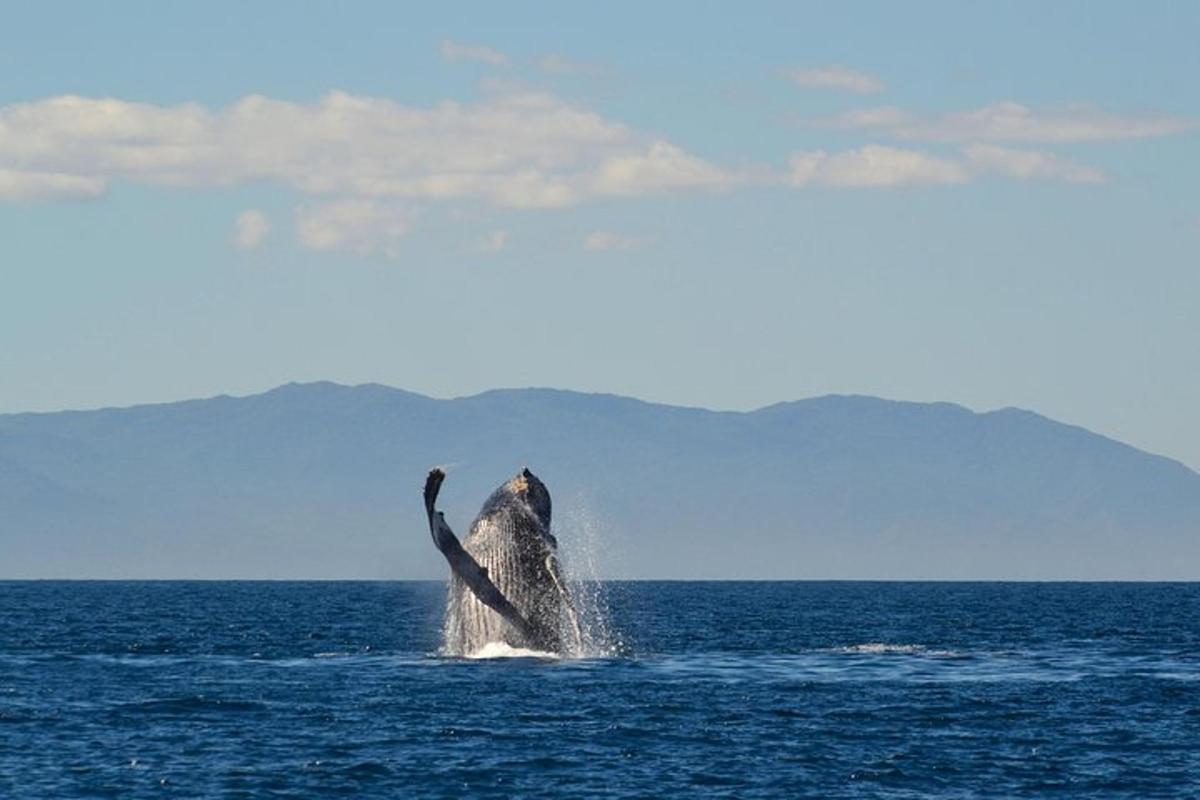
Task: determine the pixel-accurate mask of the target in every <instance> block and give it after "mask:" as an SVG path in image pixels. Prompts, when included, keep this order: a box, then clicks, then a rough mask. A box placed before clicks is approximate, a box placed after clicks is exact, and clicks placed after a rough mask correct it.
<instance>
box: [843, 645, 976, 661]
mask: <svg viewBox="0 0 1200 800" xmlns="http://www.w3.org/2000/svg"><path fill="white" fill-rule="evenodd" d="M830 652H834V653H848V654H849V653H855V654H864V655H910V656H912V655H916V656H932V657H939V658H950V657H955V656H958V655H960V654H959V653H956V652H954V651H953V650H930V649H929V648H928V647H926V646H925V645H923V644H888V643H887V642H865V643H863V644H852V645H848V646H846V647H834V648H831V651H830Z"/></svg>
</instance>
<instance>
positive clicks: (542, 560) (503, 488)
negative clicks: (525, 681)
mask: <svg viewBox="0 0 1200 800" xmlns="http://www.w3.org/2000/svg"><path fill="white" fill-rule="evenodd" d="M443 480H445V473H443V472H442V470H440V469H434V470H432V471H430V473H429V477H428V478H427V479H426V481H425V509H426V513H427V514H428V516H429V530H430V533H431V534H432V536H433V541H434V544H435V545H436V546H437V548H438V550H440V551H441V552H442V554H443V555H444V556H445V557H446V561H447V562H448V563H449V564H450V572H451V575H450V594H449V599H448V602H447V606H446V621H445V631H444V632H445V643H444V650H445V652H446V653H447V654H449V655H470V654H472V653H476V652H478V651H479V650H481V649H482V648H483V647H484V646H485V645H487V644H489V643H493V642H498V643H503V644H507V645H509V646H510V647H513V648H519V649H528V650H537V651H542V652H551V653H559V654H562V653H567V652H570V651H571V650H572V649H573V648H578V647H579V646H580V642H581V639H582V635H581V631H580V629H579V622H578V617H577V615H576V612H575V607H574V603H573V602H572V600H571V595H570V593H569V591H568V589H567V586H566V583H565V581H564V580H563V576H562V571H561V569H560V567H559V563H558V554H557V551H558V542H557V541H556V540H555V538H554V536H553V535H551V533H550V492H549V491H548V490H547V489H546V486H545V484H543V483H542V482H541V481H540V480H539V479H538V478H537V476H535V475H534V474H533V473H532V472H530V471H529V470H528V469H522V470H521V472H519V473H518V474H517V475H516V476H515V477H513V478H512V479H511V480H508V481H506V482H505V483H503V484H502V485H500V486H499V487H498V488H497V489H496V490H495V491H494V492H492V494H491V496H489V497H488V499H487V500H486V501H485V502H484V504H483V507H482V508H481V509H480V511H479V514H478V516H476V518H475V521H474V522H473V523H471V529H470V531H469V532H468V534H467V537H466V539H464V540H463V541H462V542H461V543H460V542H459V540H458V537H457V536H455V534H454V532H453V531H452V530H451V529H450V526H449V525H447V524H446V521H445V518H444V517H443V515H442V513H441V512H440V511H437V510H436V507H435V506H436V501H437V495H438V491H439V490H440V488H441V484H442V481H443Z"/></svg>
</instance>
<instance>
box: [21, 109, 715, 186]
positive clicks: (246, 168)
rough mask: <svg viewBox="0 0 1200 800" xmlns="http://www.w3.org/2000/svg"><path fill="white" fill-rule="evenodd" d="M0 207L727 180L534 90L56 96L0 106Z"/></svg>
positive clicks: (671, 148)
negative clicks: (36, 202) (407, 100)
mask: <svg viewBox="0 0 1200 800" xmlns="http://www.w3.org/2000/svg"><path fill="white" fill-rule="evenodd" d="M0 162H4V163H8V164H20V165H21V167H20V168H19V169H8V170H6V171H5V172H3V173H0V192H3V193H4V195H5V196H10V197H22V198H44V199H57V198H63V197H94V196H97V195H99V194H101V193H102V192H103V191H104V188H105V187H106V186H107V184H108V182H110V181H112V180H114V179H124V180H129V181H132V182H137V183H148V184H156V185H170V186H225V185H235V184H238V183H244V182H250V181H274V182H278V183H281V184H284V185H287V186H290V187H292V188H294V189H296V190H298V191H300V192H303V193H306V194H314V195H321V194H329V195H342V196H352V197H361V198H402V199H424V200H448V199H476V200H482V201H484V202H487V203H490V204H493V205H497V206H504V207H513V208H546V207H562V206H568V205H572V204H574V203H578V202H581V201H584V200H587V199H589V198H593V197H597V196H603V195H634V194H643V193H653V192H664V191H688V190H695V189H704V188H720V187H722V186H727V185H730V184H731V183H732V182H733V181H734V179H735V176H733V175H732V174H730V173H728V172H727V171H725V170H723V169H722V168H720V167H718V166H716V165H714V164H710V163H708V162H706V161H704V160H703V159H700V158H698V157H696V156H693V155H691V154H689V153H686V152H685V151H683V150H682V149H681V148H679V147H678V146H676V145H674V144H671V143H670V142H666V141H663V140H656V139H652V138H650V137H647V136H645V135H643V134H639V133H638V132H637V131H634V130H632V129H630V128H629V127H627V126H625V125H622V124H620V123H617V122H613V121H610V120H607V119H605V118H604V117H602V116H600V115H599V114H597V113H595V112H593V111H589V110H587V109H583V108H579V107H577V106H574V105H571V104H569V103H566V102H564V101H562V100H560V99H558V98H556V97H554V96H553V95H550V94H547V93H545V92H537V91H529V90H523V91H516V92H496V93H492V94H489V95H488V96H486V97H485V98H484V99H483V100H481V101H479V102H477V103H459V102H454V101H449V100H447V101H444V102H442V103H439V104H437V105H435V106H432V107H413V106H406V105H402V104H400V103H396V102H394V101H391V100H386V99H381V98H375V97H363V96H357V95H351V94H347V93H344V92H333V93H331V94H329V95H326V96H325V97H323V98H321V99H320V100H318V101H316V102H312V103H296V102H290V101H284V100H274V99H271V98H267V97H261V96H258V95H253V96H250V97H246V98H244V99H242V100H239V101H238V102H236V103H234V104H232V105H230V106H227V107H225V108H223V109H219V110H215V111H214V110H209V109H207V108H205V107H203V106H200V105H198V104H191V103H189V104H184V105H178V106H158V105H152V104H147V103H133V102H128V101H124V100H117V99H111V98H105V99H96V98H87V97H79V96H75V95H65V96H60V97H53V98H49V99H46V100H41V101H36V102H32V103H23V104H14V105H9V106H4V107H0Z"/></svg>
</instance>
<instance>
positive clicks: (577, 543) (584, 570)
mask: <svg viewBox="0 0 1200 800" xmlns="http://www.w3.org/2000/svg"><path fill="white" fill-rule="evenodd" d="M565 505H566V507H565V508H562V510H561V511H559V517H558V519H559V522H558V524H557V525H555V536H556V537H557V538H558V543H559V553H558V555H559V562H560V563H561V564H562V569H563V573H564V575H565V576H566V580H567V584H568V586H569V587H570V590H571V598H572V600H573V602H574V604H575V611H576V614H577V615H578V617H579V627H580V630H581V633H582V641H580V642H579V643H578V645H577V646H573V647H572V648H571V649H570V650H569V651H568V652H567V653H566V655H567V656H569V657H572V658H607V657H612V656H616V655H619V654H620V653H621V652H623V651H624V649H625V645H624V643H623V642H621V640H620V638H619V637H618V636H617V635H616V633H615V632H614V631H613V629H612V627H611V625H610V624H609V620H608V598H607V596H606V593H605V589H604V584H603V583H602V582H601V581H600V577H599V576H600V569H599V567H598V565H597V554H598V553H600V552H601V549H600V548H601V547H602V546H603V541H604V539H605V537H604V535H603V533H604V531H603V527H604V526H603V525H602V523H601V520H600V517H599V515H598V514H596V513H595V512H594V511H593V509H592V507H591V504H590V503H588V502H587V499H586V498H585V497H584V496H583V495H576V496H573V497H571V498H569V499H568V502H567V503H566V504H565ZM560 508H561V507H560ZM609 538H610V539H611V537H609ZM564 633H567V631H564ZM569 633H570V635H564V637H563V641H565V642H574V641H575V635H574V631H570V632H569Z"/></svg>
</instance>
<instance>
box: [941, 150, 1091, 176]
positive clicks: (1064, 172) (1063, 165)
mask: <svg viewBox="0 0 1200 800" xmlns="http://www.w3.org/2000/svg"><path fill="white" fill-rule="evenodd" d="M963 154H964V155H965V156H966V158H967V164H968V165H969V166H970V167H971V168H972V169H973V170H975V171H976V172H994V173H998V174H1000V175H1004V176H1006V177H1009V178H1017V179H1019V180H1052V181H1055V180H1056V181H1065V182H1067V183H1103V182H1104V173H1103V172H1101V171H1100V170H1098V169H1095V168H1094V167H1088V166H1084V165H1082V164H1077V163H1075V162H1074V161H1071V160H1070V159H1067V158H1064V157H1062V156H1060V155H1057V154H1055V153H1046V152H1041V151H1037V150H1014V149H1012V148H1008V147H998V146H996V145H989V144H977V145H971V146H969V147H965V148H963Z"/></svg>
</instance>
